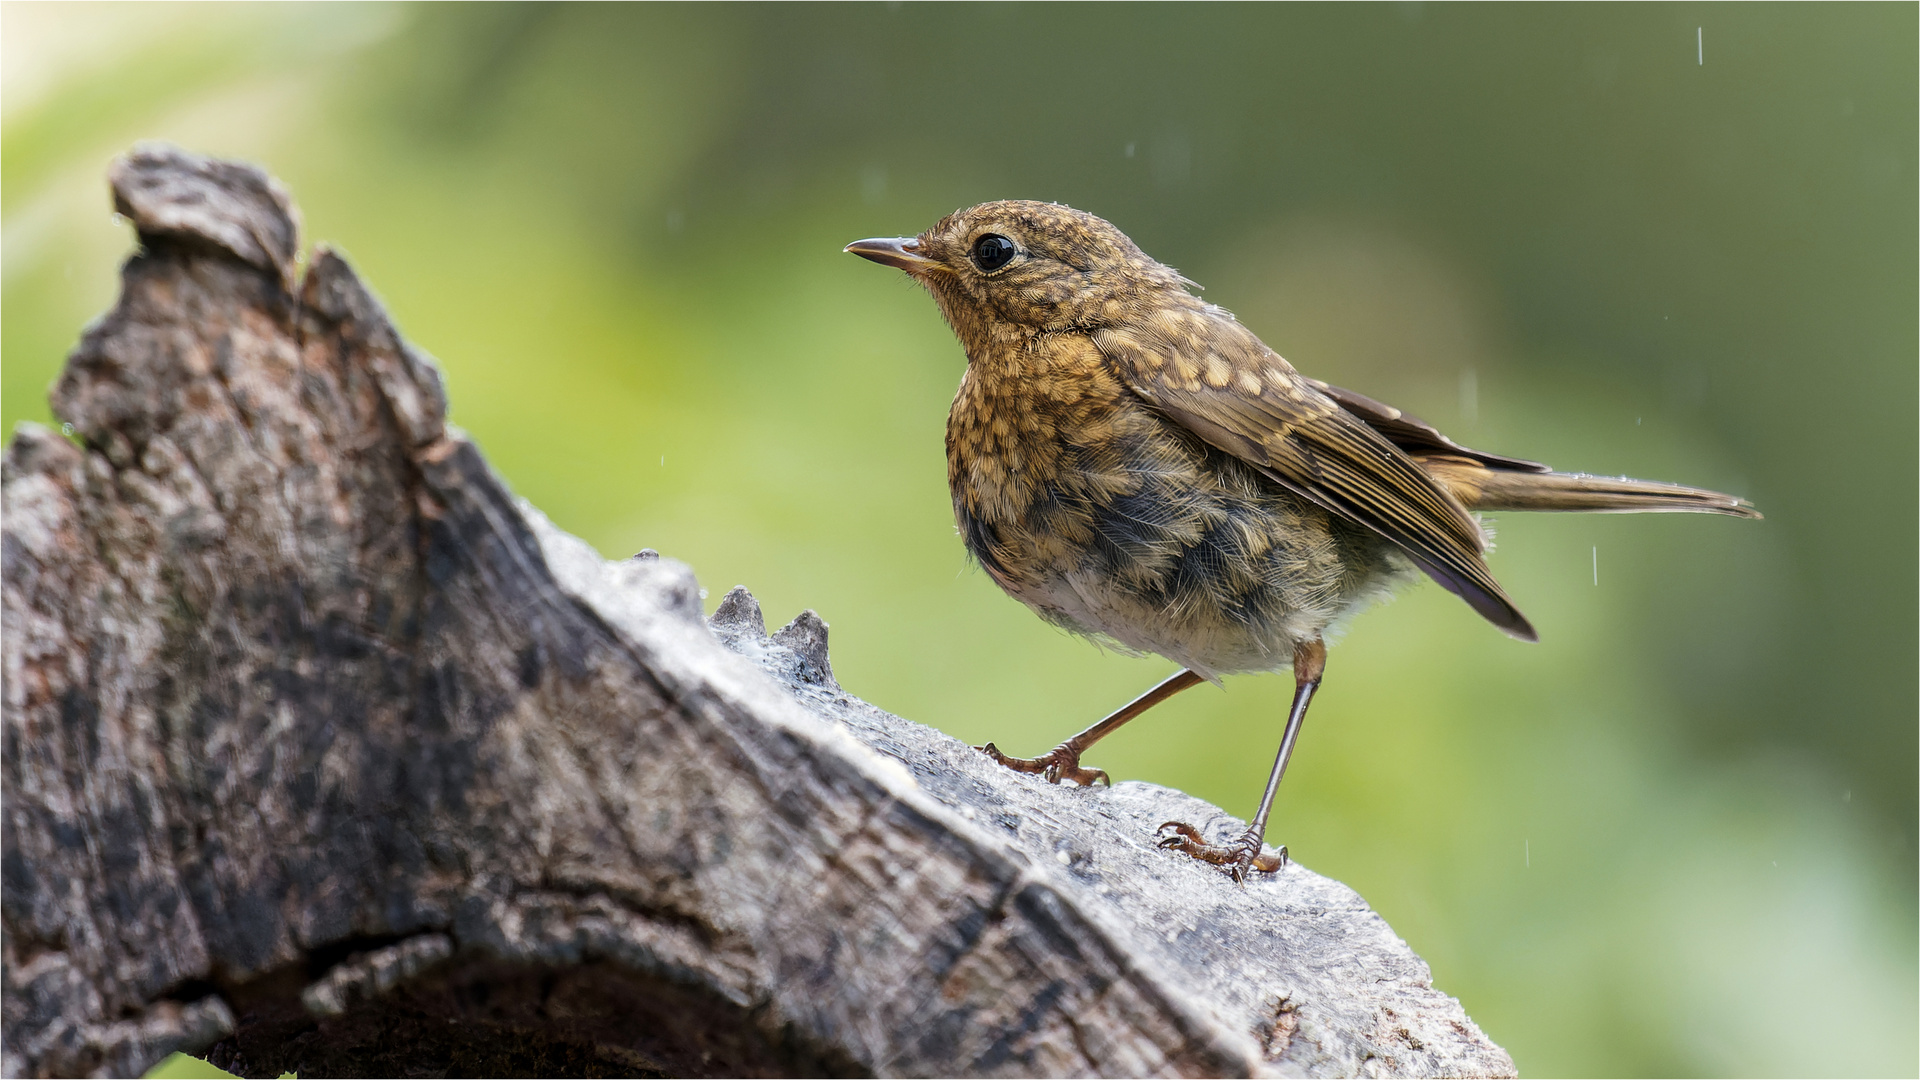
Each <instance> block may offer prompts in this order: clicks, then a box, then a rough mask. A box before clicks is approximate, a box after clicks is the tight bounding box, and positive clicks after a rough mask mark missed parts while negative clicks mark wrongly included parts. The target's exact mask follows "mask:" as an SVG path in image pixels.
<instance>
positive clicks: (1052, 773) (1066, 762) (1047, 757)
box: [974, 743, 1113, 787]
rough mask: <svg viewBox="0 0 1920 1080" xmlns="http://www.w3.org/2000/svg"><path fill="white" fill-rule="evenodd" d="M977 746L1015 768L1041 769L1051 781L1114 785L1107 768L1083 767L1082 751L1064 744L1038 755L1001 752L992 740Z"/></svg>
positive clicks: (1050, 782)
mask: <svg viewBox="0 0 1920 1080" xmlns="http://www.w3.org/2000/svg"><path fill="white" fill-rule="evenodd" d="M974 749H975V750H978V751H980V752H981V753H983V754H985V755H987V756H988V757H990V758H992V759H993V760H995V761H997V762H999V763H1000V764H1002V765H1005V766H1006V767H1007V768H1009V769H1012V770H1013V771H1014V772H1023V773H1039V774H1040V775H1041V778H1042V779H1044V780H1046V782H1047V783H1049V784H1057V783H1059V782H1060V781H1062V780H1071V781H1073V782H1074V783H1076V784H1078V785H1080V786H1081V787H1092V786H1093V785H1094V784H1095V783H1096V782H1098V783H1102V784H1105V785H1107V786H1108V787H1112V786H1113V778H1112V777H1110V776H1108V775H1107V771H1106V770H1105V769H1083V768H1081V767H1080V755H1079V754H1077V753H1075V752H1074V751H1072V750H1071V749H1069V748H1067V746H1065V745H1064V744H1062V745H1060V746H1056V747H1054V748H1053V749H1052V750H1049V751H1048V752H1046V753H1044V754H1041V755H1040V756H1039V757H1037V758H1017V757H1009V756H1007V755H1006V754H1004V753H1001V752H1000V748H999V747H997V746H995V745H993V744H992V743H988V744H987V745H985V746H976V747H974Z"/></svg>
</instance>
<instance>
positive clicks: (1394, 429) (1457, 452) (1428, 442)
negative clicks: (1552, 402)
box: [1299, 375, 1553, 473]
mask: <svg viewBox="0 0 1920 1080" xmlns="http://www.w3.org/2000/svg"><path fill="white" fill-rule="evenodd" d="M1299 377H1300V378H1301V379H1302V380H1304V381H1305V382H1306V384H1307V385H1308V386H1311V387H1313V388H1314V389H1316V390H1318V391H1320V392H1321V393H1323V394H1325V395H1327V396H1328V397H1330V398H1332V399H1333V400H1334V401H1335V402H1336V403H1337V404H1338V405H1339V406H1340V407H1341V408H1343V409H1345V410H1346V411H1348V412H1350V413H1352V414H1353V415H1355V416H1357V417H1359V418H1360V419H1362V420H1364V421H1366V423H1367V426H1368V427H1370V428H1372V429H1373V430H1375V431H1377V432H1379V433H1380V434H1381V435H1383V436H1385V437H1386V439H1387V441H1388V442H1390V443H1392V444H1393V445H1395V446H1397V447H1399V448H1400V449H1401V450H1404V451H1406V452H1407V453H1408V454H1413V455H1421V454H1439V455H1444V456H1446V457H1457V458H1466V459H1467V460H1468V461H1477V462H1479V463H1480V464H1482V465H1485V466H1487V467H1489V468H1493V469H1506V470H1511V471H1513V472H1528V473H1544V472H1552V471H1553V469H1552V467H1551V466H1547V465H1542V464H1540V463H1539V462H1537V461H1527V460H1525V459H1524V458H1510V457H1501V456H1500V455H1499V454H1489V453H1486V452H1484V451H1481V450H1469V449H1467V448H1466V447H1464V446H1461V445H1460V444H1459V443H1457V442H1454V441H1453V440H1452V439H1449V438H1447V437H1446V436H1445V435H1442V434H1440V429H1439V428H1436V427H1434V426H1433V425H1432V424H1429V423H1427V422H1426V421H1425V420H1422V419H1420V418H1419V417H1417V416H1414V415H1413V414H1411V413H1404V412H1401V411H1400V410H1399V409H1396V408H1394V407H1393V406H1391V405H1387V404H1383V403H1381V402H1378V401H1375V400H1373V399H1372V398H1370V397H1368V396H1367V395H1365V394H1356V393H1354V392H1353V391H1352V390H1343V389H1341V388H1340V387H1338V386H1333V385H1331V384H1329V383H1323V382H1321V381H1320V380H1319V379H1308V378H1307V377H1306V376H1304V375H1302V376H1299Z"/></svg>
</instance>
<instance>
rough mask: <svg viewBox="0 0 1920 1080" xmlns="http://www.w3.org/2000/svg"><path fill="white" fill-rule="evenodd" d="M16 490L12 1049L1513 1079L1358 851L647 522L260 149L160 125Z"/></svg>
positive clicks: (669, 1069)
mask: <svg viewBox="0 0 1920 1080" xmlns="http://www.w3.org/2000/svg"><path fill="white" fill-rule="evenodd" d="M111 183H112V188H113V198H114V205H115V206H116V207H117V208H118V210H119V211H120V212H121V213H122V214H125V215H126V216H127V217H128V218H130V219H131V220H132V221H133V223H134V225H135V227H136V228H137V229H138V231H139V235H140V241H141V250H140V252H139V253H138V254H136V255H135V256H134V257H133V258H132V259H130V260H129V261H128V262H127V264H126V266H125V268H124V273H123V292H122V295H121V297H120V300H119V302H118V304H117V305H116V306H115V307H114V309H113V310H112V311H111V312H109V313H108V314H107V315H105V316H104V317H103V318H101V319H100V320H99V321H97V322H96V323H95V324H94V325H92V326H91V327H89V328H88V330H87V331H86V334H85V336H84V338H83V339H82V341H81V342H80V344H79V346H78V347H77V348H76V349H75V350H74V352H73V354H72V356H71V358H70V359H69V361H68V364H67V368H66V370H65V372H64V374H63V375H62V376H61V378H60V380H59V383H58V384H57V386H56V388H55V390H54V392H53V404H54V411H55V413H56V414H57V415H58V416H60V417H61V418H62V419H63V420H64V421H66V422H67V424H68V425H70V429H69V430H70V433H71V434H72V436H73V437H74V439H75V440H77V441H78V443H79V444H80V445H77V446H76V445H75V443H74V442H73V441H69V440H68V439H66V438H62V437H61V435H59V434H56V433H54V432H52V431H49V430H47V429H45V428H41V427H38V426H34V425H24V426H22V428H21V429H20V430H19V432H18V433H17V434H16V435H15V437H14V440H13V442H12V444H11V446H10V448H9V449H8V451H7V454H6V459H5V470H4V489H5V531H4V571H5V625H4V630H5V683H6V685H5V746H4V768H5V783H6V792H5V807H4V809H5V821H4V846H5V853H4V864H3V866H0V870H4V874H3V875H0V877H3V881H4V910H3V914H4V935H5V936H4V956H3V957H0V959H4V964H5V970H4V991H5V1000H4V1035H5V1051H4V1055H5V1056H4V1062H3V1063H0V1064H3V1065H4V1069H5V1071H6V1072H7V1073H8V1074H9V1075H136V1074H138V1073H139V1072H141V1071H142V1070H144V1069H146V1068H147V1067H149V1066H151V1065H152V1064H153V1063H154V1062H156V1061H158V1060H159V1059H160V1058H161V1057H163V1056H165V1055H166V1054H167V1053H169V1052H171V1051H174V1050H184V1051H187V1052H191V1053H205V1054H207V1055H208V1056H209V1058H210V1059H211V1060H213V1061H214V1062H215V1063H217V1064H220V1065H222V1066H224V1067H226V1068H228V1069H231V1070H233V1071H236V1072H240V1073H245V1074H253V1075H266V1076H272V1075H276V1074H278V1073H279V1072H281V1071H283V1070H294V1071H297V1072H298V1073H299V1074H300V1075H301V1076H303V1077H315V1076H327V1075H369V1074H372V1075H410V1074H421V1073H430V1074H435V1075H439V1074H445V1073H452V1074H456V1075H488V1074H523V1075H524V1074H553V1075H581V1076H596V1075H612V1074H619V1075H781V1074H816V1075H824V1074H835V1075H840V1074H930V1075H1027V1074H1048V1075H1057V1074H1072V1075H1132V1076H1145V1075H1161V1074H1209V1075H1314V1076H1319V1075H1351V1074H1366V1075H1394V1076H1398V1075H1409V1076H1411V1075H1438V1074H1446V1075H1463V1076H1464V1075H1483V1076H1498V1075H1511V1073H1512V1072H1513V1063H1512V1061H1511V1059H1509V1058H1508V1056H1507V1055H1506V1053H1505V1052H1504V1051H1502V1050H1501V1049H1500V1048H1499V1047H1497V1046H1495V1045H1493V1044H1492V1043H1491V1042H1489V1041H1488V1040H1487V1038H1486V1037H1485V1036H1484V1035H1483V1034H1482V1033H1481V1032H1480V1030H1479V1029H1478V1028H1476V1027H1475V1026H1474V1025H1473V1023H1472V1022H1471V1021H1470V1020H1469V1019H1468V1018H1467V1016H1466V1014H1465V1013H1464V1012H1463V1011H1462V1010H1461V1008H1460V1005H1459V1003H1458V1002H1456V1001H1454V1000H1453V999H1452V998H1450V997H1448V996H1446V995H1445V994H1443V993H1441V992H1439V991H1437V990H1435V989H1434V988H1433V986H1432V983H1431V977H1430V975H1429V972H1428V970H1427V966H1426V965H1425V963H1423V962H1422V961H1421V960H1420V958H1419V957H1417V956H1415V955H1414V954H1413V953H1412V952H1411V951H1410V950H1409V949H1408V948H1407V946H1406V945H1405V943H1404V942H1402V941H1401V940H1400V939H1399V938H1398V937H1396V936H1395V935H1394V933H1393V931H1392V930H1391V929H1389V928H1388V926H1387V925H1386V923H1385V922H1384V921H1383V920H1382V919H1381V918H1380V917H1379V916H1378V915H1376V914H1374V913H1373V912H1372V911H1371V910H1369V909H1368V907H1367V905H1366V904H1365V902H1363V901H1362V900H1361V899H1360V897H1358V896H1357V895H1355V894H1354V893H1353V892H1352V891H1351V890H1349V889H1347V888H1346V887H1345V886H1342V885H1340V884H1339V883H1337V882H1334V881H1330V880H1328V879H1326V878H1323V877H1320V876H1318V875H1316V874H1313V873H1312V872H1310V871H1308V870H1306V869H1304V868H1302V867H1300V866H1297V865H1296V866H1292V867H1289V868H1288V869H1286V870H1285V871H1283V872H1281V873H1279V874H1277V875H1273V876H1270V877H1268V876H1261V877H1258V878H1256V879H1255V880H1253V881H1251V882H1249V883H1248V884H1247V885H1246V886H1245V887H1240V886H1236V885H1235V884H1233V882H1232V881H1230V880H1229V879H1228V878H1227V877H1225V876H1224V875H1222V874H1221V873H1219V872H1218V871H1216V870H1213V869H1211V868H1208V867H1204V866H1201V865H1199V864H1196V863H1194V862H1193V861H1191V860H1189V859H1187V858H1184V857H1181V856H1178V855H1175V854H1172V853H1168V852H1164V851H1161V850H1159V849H1157V848H1156V847H1155V846H1154V843H1153V840H1154V829H1155V827H1156V826H1157V825H1158V824H1159V823H1160V822H1162V821H1165V820H1168V819H1172V818H1179V819H1184V820H1189V821H1194V822H1206V823H1209V825H1208V829H1209V831H1210V832H1211V833H1213V834H1216V835H1219V836H1222V837H1224V836H1226V835H1229V834H1231V833H1233V832H1235V831H1237V830H1238V829H1239V828H1240V827H1241V825H1240V823H1239V822H1237V821H1233V820H1232V819H1230V818H1229V817H1227V816H1226V815H1225V814H1223V813H1221V812H1220V811H1218V810H1216V809H1215V808H1213V807H1211V806H1208V805H1205V804H1203V803H1201V802H1199V801H1198V800H1196V799H1192V798H1190V797H1188V796H1185V795H1183V794H1181V793H1179V792H1175V791H1170V790H1167V789H1165V788H1160V787H1156V786H1153V785H1148V784H1140V783H1122V784H1118V785H1115V786H1114V787H1113V788H1112V789H1111V790H1103V789H1090V790H1078V789H1074V788H1070V787H1051V786H1048V785H1046V784H1044V783H1042V782H1040V781H1039V780H1038V779H1036V778H1034V777H1030V776H1023V775H1019V774H1016V773H1013V772H1010V771H1007V770H1005V769H1002V768H999V767H997V766H995V765H993V764H992V763H990V762H988V761H987V760H986V759H985V758H984V757H982V756H980V755H978V754H976V753H974V752H972V751H970V750H969V749H967V748H966V747H964V746H962V745H961V744H959V743H957V742H955V741H954V740H952V739H950V738H948V737H946V736H944V735H941V734H940V733H938V732H935V731H933V730H931V729H928V728H925V727H922V726H920V725H917V724H914V723H911V722H909V721H906V720H902V719H900V718H898V717H894V716H890V715H888V714H886V713H884V712H881V711H880V710H878V709H876V708H874V707H872V706H870V705H867V704H866V703H864V702H862V701H860V700H858V699H856V698H854V697H852V696H850V695H849V694H847V693H846V692H845V691H844V690H842V689H841V688H840V686H839V685H838V684H837V683H836V682H835V681H834V677H833V669H832V666H831V664H830V662H829V659H828V655H827V627H826V624H824V623H823V622H821V621H820V619H819V618H818V617H817V616H816V615H814V614H813V613H812V612H810V611H809V612H804V613H802V614H801V615H800V616H799V617H798V618H796V619H794V620H793V621H792V622H791V623H789V624H788V625H787V626H785V627H784V628H783V629H781V630H779V631H777V632H775V633H774V634H772V635H771V636H769V635H768V634H767V632H766V629H765V627H764V625H763V623H762V620H761V615H760V611H759V608H758V606H757V605H756V604H755V602H754V600H753V598H752V596H750V595H749V594H748V593H747V592H746V590H744V589H735V590H734V591H733V592H731V593H729V594H728V595H727V597H726V599H725V601H724V602H723V603H722V604H721V605H720V607H719V610H718V611H717V612H716V613H715V614H714V615H713V617H712V619H711V620H710V621H709V620H706V619H703V618H702V614H701V606H700V601H699V592H698V588H697V586H696V584H695V582H694V578H693V575H692V573H691V572H690V571H689V570H688V568H687V567H686V566H684V565H682V564H680V563H678V562H674V561H672V560H670V559H664V558H658V557H652V555H651V553H650V552H647V553H642V556H641V557H637V558H635V559H632V560H627V561H624V562H607V561H603V560H602V559H601V558H599V556H598V555H596V554H595V553H594V552H593V551H592V550H591V549H590V548H588V547H587V546H586V545H585V544H583V543H582V542H580V541H579V540H576V539H574V538H573V537H570V536H567V535H565V534H564V533H561V532H560V531H559V530H557V529H555V528H554V527H553V526H552V525H550V524H549V523H548V522H547V521H546V520H545V519H544V518H543V517H542V516H541V515H540V514H539V513H538V512H537V511H535V510H534V509H533V508H532V507H531V506H529V505H527V504H525V503H523V502H517V501H516V500H515V499H514V498H513V497H512V495H510V494H509V492H508V491H507V489H506V487H505V485H503V484H502V483H501V482H500V480H499V478H497V477H496V476H494V475H493V473H492V472H490V471H489V470H488V468H487V465H486V462H485V461H484V460H483V459H482V457H481V455H480V452H479V450H478V449H476V448H475V446H474V445H473V444H472V443H471V442H469V441H467V439H465V438H464V437H463V436H462V435H461V434H460V433H458V432H457V431H454V430H452V429H450V428H448V427H447V425H446V421H445V415H446V397H445V393H444V391H443V389H442V385H441V379H440V375H439V373H438V371H437V370H436V369H435V367H434V365H433V364H432V362H431V361H430V360H428V359H427V358H426V357H425V356H424V355H422V354H421V353H419V352H417V351H416V350H414V349H413V348H412V347H411V346H409V345H408V344H407V343H406V342H405V341H403V340H402V339H401V338H400V336H399V334H398V333H396V332H395V330H394V328H393V326H392V324H391V323H390V322H389V320H388V318H387V316H386V314H385V312H384V311H383V310H382V309H381V306H380V304H379V303H378V302H377V301H376V300H375V299H374V297H373V296H372V294H371V293H370V292H369V291H368V289H367V288H366V287H365V286H364V285H363V284H362V283H361V282H360V281H359V279H358V278H356V277H355V275H354V273H353V271H352V269H351V268H349V267H348V265H347V263H346V262H345V261H344V260H343V259H342V258H341V257H340V256H339V255H337V254H335V253H333V252H331V251H328V250H327V249H325V248H324V247H322V248H320V249H318V250H317V251H316V252H315V253H314V255H313V257H312V259H311V265H310V266H308V267H307V268H306V270H305V273H304V274H301V273H299V266H298V265H297V264H298V262H299V256H298V255H297V252H298V250H299V237H298V225H297V216H296V214H295V211H294V209H293V207H292V206H291V204H290V202H289V200H288V198H287V196H286V194H285V192H284V191H283V190H282V189H281V188H280V186H279V185H278V184H276V183H275V182H274V181H273V180H271V179H270V178H268V177H267V176H266V175H265V174H264V173H263V172H261V171H259V170H258V169H255V168H253V167H251V166H247V165H243V164H235V163H230V162H222V161H215V160H208V159H204V158H199V157H195V156H192V155H189V154H187V153H184V152H182V151H179V150H177V149H173V148H170V147H165V146H157V145H143V146H140V147H137V148H135V150H134V151H133V152H131V153H130V154H129V155H128V156H126V157H124V158H122V159H120V160H119V161H118V162H116V163H115V165H114V166H113V168H112V171H111Z"/></svg>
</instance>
